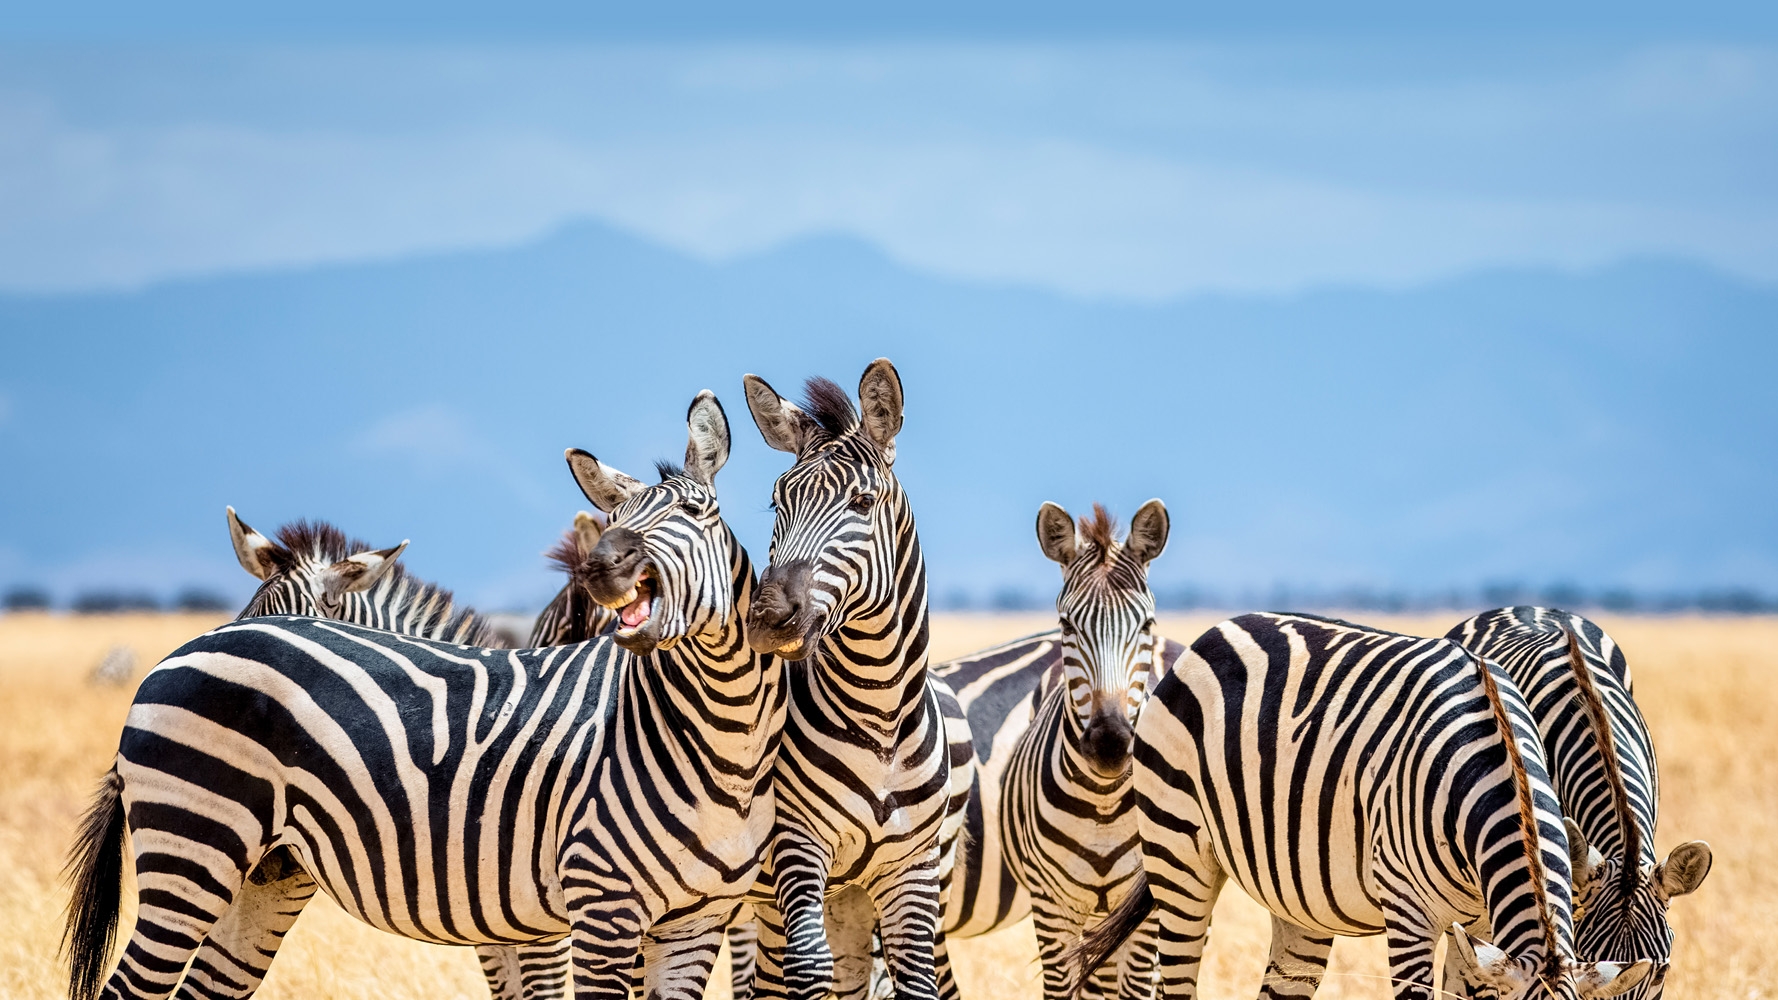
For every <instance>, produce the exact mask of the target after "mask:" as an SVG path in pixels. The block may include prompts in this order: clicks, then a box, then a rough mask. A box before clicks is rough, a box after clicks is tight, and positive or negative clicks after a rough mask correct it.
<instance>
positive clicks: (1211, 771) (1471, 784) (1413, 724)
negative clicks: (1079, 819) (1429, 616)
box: [1082, 614, 1650, 1000]
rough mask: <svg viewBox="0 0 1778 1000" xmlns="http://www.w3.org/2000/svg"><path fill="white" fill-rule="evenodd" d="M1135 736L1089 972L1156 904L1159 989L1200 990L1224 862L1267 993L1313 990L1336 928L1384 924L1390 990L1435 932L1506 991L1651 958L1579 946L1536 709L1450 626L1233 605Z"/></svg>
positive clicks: (1570, 981) (1562, 991) (1429, 991)
mask: <svg viewBox="0 0 1778 1000" xmlns="http://www.w3.org/2000/svg"><path fill="white" fill-rule="evenodd" d="M1136 743H1137V745H1136V775H1135V785H1136V797H1137V806H1138V809H1139V811H1140V813H1139V817H1138V825H1139V827H1140V829H1141V834H1142V841H1143V869H1144V878H1145V881H1146V885H1144V886H1142V887H1141V888H1139V889H1138V890H1136V891H1133V892H1132V893H1130V894H1129V895H1128V896H1127V897H1126V898H1125V901H1124V903H1123V904H1120V906H1119V907H1118V908H1117V910H1116V911H1115V912H1114V914H1113V916H1112V917H1111V918H1110V920H1108V921H1107V922H1106V924H1105V925H1103V926H1102V927H1101V928H1100V929H1096V930H1095V931H1092V932H1089V936H1088V939H1087V942H1086V944H1085V946H1084V947H1083V949H1082V951H1083V956H1084V959H1085V961H1084V962H1083V965H1084V966H1085V967H1087V968H1091V967H1092V965H1095V964H1097V961H1098V960H1100V959H1102V958H1103V957H1104V956H1105V955H1106V954H1108V953H1109V950H1110V947H1111V946H1112V945H1113V944H1115V942H1116V941H1118V940H1120V939H1121V938H1122V937H1124V936H1126V935H1127V934H1128V933H1130V932H1131V931H1133V930H1135V928H1136V927H1137V926H1139V925H1140V922H1141V919H1142V917H1143V914H1144V913H1145V911H1146V910H1147V909H1148V908H1149V907H1150V906H1151V905H1152V906H1153V907H1154V909H1155V910H1156V911H1157V912H1158V917H1159V935H1160V963H1161V970H1160V974H1161V983H1162V988H1163V989H1164V990H1165V991H1166V993H1167V994H1168V995H1169V996H1184V997H1190V996H1194V995H1195V994H1196V989H1197V975H1198V965H1199V961H1200V959H1201V957H1202V953H1203V946H1204V941H1205V937H1206V935H1207V934H1208V931H1209V920H1210V910H1211V907H1212V905H1213V904H1214V903H1215V901H1216V896H1217V894H1218V892H1219V891H1220V890H1221V888H1222V885H1223V883H1224V881H1225V880H1226V879H1233V880H1234V881H1235V882H1236V883H1237V884H1238V885H1240V886H1241V888H1243V889H1245V890H1246V891H1247V893H1248V894H1249V895H1250V896H1252V897H1253V898H1254V899H1255V900H1257V901H1258V902H1259V903H1260V904H1261V905H1263V906H1264V907H1266V909H1268V910H1270V911H1271V913H1272V916H1273V921H1272V927H1273V937H1272V953H1271V959H1270V964H1269V966H1268V969H1267V973H1266V981H1265V986H1264V988H1263V990H1262V995H1265V996H1308V995H1310V994H1312V993H1313V992H1314V990H1315V987H1316V986H1317V985H1318V984H1319V982H1320V980H1321V977H1322V975H1323V973H1324V972H1325V971H1326V967H1327V959H1328V955H1329V953H1330V952H1331V950H1332V947H1333V940H1334V938H1335V937H1339V936H1355V935H1369V934H1378V933H1381V934H1385V935H1386V936H1387V938H1388V945H1389V964H1390V975H1391V977H1392V979H1393V981H1394V994H1395V996H1396V997H1398V998H1403V1000H1405V998H1421V1000H1430V998H1431V997H1432V996H1433V995H1434V983H1433V980H1434V969H1433V948H1434V945H1435V944H1436V943H1437V941H1438V938H1439V936H1440V935H1441V934H1443V933H1445V932H1446V930H1447V928H1448V929H1449V930H1450V932H1451V935H1452V944H1453V946H1454V947H1456V948H1457V950H1458V952H1459V955H1460V958H1459V960H1458V961H1457V962H1456V963H1455V964H1456V965H1457V966H1458V967H1460V968H1462V969H1463V970H1464V971H1465V975H1466V976H1467V977H1468V978H1469V979H1470V980H1471V981H1472V982H1473V983H1475V984H1478V985H1481V986H1484V987H1485V988H1487V989H1489V990H1492V991H1494V992H1498V993H1499V994H1500V995H1502V996H1507V997H1523V996H1534V997H1558V998H1565V1000H1573V998H1575V997H1602V996H1609V995H1614V994H1615V993H1617V992H1622V991H1623V990H1626V989H1628V988H1629V987H1630V986H1632V985H1634V984H1635V983H1637V982H1640V981H1641V980H1642V978H1643V977H1645V976H1646V974H1647V973H1648V972H1649V970H1650V966H1649V964H1648V963H1646V962H1644V963H1638V964H1637V965H1635V966H1633V967H1630V968H1628V969H1626V968H1624V967H1622V966H1618V965H1613V964H1608V963H1596V964H1582V963H1577V962H1576V961H1575V960H1574V958H1573V954H1574V952H1573V940H1572V925H1571V921H1570V886H1571V883H1570V870H1569V858H1568V843H1567V839H1566V836H1565V833H1564V829H1563V823H1562V816H1561V813H1560V811H1559V808H1558V806H1557V803H1556V799H1555V795H1554V790H1553V789H1552V788H1551V787H1550V784H1549V779H1548V775H1547V772H1546V769H1545V765H1544V762H1543V753H1542V747H1541V744H1540V741H1539V738H1538V735H1537V728H1536V723H1535V721H1534V720H1533V719H1532V717H1531V714H1530V711H1529V709H1528V708H1527V707H1526V706H1525V703H1524V699H1523V698H1522V697H1521V696H1520V694H1519V692H1518V689H1517V688H1516V687H1515V686H1514V685H1513V683H1512V679H1511V677H1510V676H1508V675H1507V674H1506V673H1505V672H1504V671H1502V670H1500V668H1498V667H1494V666H1491V665H1488V664H1486V663H1485V662H1484V661H1480V660H1478V659H1477V658H1476V657H1475V656H1474V654H1472V653H1470V652H1469V651H1468V650H1466V649H1464V648H1463V647H1462V646H1461V645H1459V644H1458V643H1456V642H1452V641H1450V640H1445V639H1422V638H1417V637H1412V636H1405V635H1397V634H1393V633H1389V632H1381V631H1377V630H1374V629H1368V628H1364V627H1361V626H1356V625H1351V624H1348V623H1345V622H1338V621H1332V620H1329V619H1322V618H1315V617H1312V616H1307V615H1285V614H1252V615H1244V616H1242V617H1240V618H1235V619H1232V620H1230V621H1226V622H1223V623H1222V624H1220V625H1217V626H1216V627H1214V628H1212V629H1211V630H1209V631H1208V632H1206V633H1204V635H1202V636H1201V637H1199V638H1198V640H1197V641H1196V642H1194V643H1193V644H1192V646H1191V649H1190V651H1188V652H1187V653H1186V655H1185V656H1184V657H1182V658H1181V659H1180V661H1179V663H1178V664H1177V665H1176V666H1175V668H1174V670H1173V671H1172V672H1171V673H1170V674H1169V675H1168V676H1167V677H1166V678H1164V679H1163V680H1161V681H1160V683H1158V684H1157V685H1156V686H1155V689H1154V692H1153V694H1152V696H1151V697H1150V699H1149V703H1148V705H1147V706H1146V708H1145V710H1144V711H1143V713H1142V716H1141V719H1140V720H1139V721H1138V722H1137V725H1136ZM1465 928H1468V931H1466V930H1465ZM1470 932H1473V933H1475V934H1477V935H1478V936H1479V938H1485V939H1487V940H1486V941H1484V940H1475V941H1472V940H1471V937H1470Z"/></svg>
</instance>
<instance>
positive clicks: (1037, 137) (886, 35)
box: [0, 4, 1778, 300]
mask: <svg viewBox="0 0 1778 1000" xmlns="http://www.w3.org/2000/svg"><path fill="white" fill-rule="evenodd" d="M427 9H428V10H429V11H433V13H432V14H430V15H429V16H427V17H418V16H416V15H415V14H414V12H413V9H412V8H402V7H393V8H383V9H380V10H373V11H372V12H371V13H369V14H365V15H362V16H354V15H351V14H349V13H347V12H344V11H343V9H336V8H334V7H329V6H328V5H320V6H318V7H313V8H310V7H308V6H306V5H305V7H303V8H301V9H297V8H290V9H288V10H285V11H283V12H280V11H279V10H278V9H277V8H271V9H270V11H269V13H267V12H261V13H259V14H257V15H245V14H240V13H231V10H232V8H224V7H222V6H221V5H203V4H188V5H183V6H180V5H175V6H174V7H171V8H169V9H168V10H169V11H170V12H171V13H166V12H161V11H160V8H159V6H158V5H157V8H156V10H157V13H156V14H155V15H154V17H153V19H152V20H151V19H150V18H149V17H148V16H147V15H145V14H144V13H143V11H144V10H146V8H139V7H135V6H123V5H117V6H111V5H97V6H87V7H82V6H80V5H73V6H71V7H70V6H67V5H57V6H56V7H54V8H47V7H46V8H39V9H38V10H37V11H35V12H34V13H33V12H32V11H31V10H30V8H29V7H15V8H14V9H11V11H10V13H9V14H8V15H6V16H5V17H4V18H0V29H4V30H0V42H4V44H5V45H6V48H5V49H4V50H3V52H4V55H3V57H0V220H4V222H5V225H3V226H0V289H4V290H8V291H25V292H31V291H49V290H55V291H71V290H88V289H100V288H126V287H138V286H141V285H144V284H148V283H152V282H155V281H159V280H164V279H166V278H169V277H174V276H192V275H205V274H212V273H219V272H231V271H240V270H256V269H268V268H284V267H291V266H307V265H313V264H317V263H337V262H348V261H354V260H370V259H383V258H390V257H398V256H402V255H408V254H414V253H426V252H437V251H444V250H455V249H470V248H478V247H491V246H505V245H514V244H518V243H522V242H525V241H528V240H531V239H535V238H536V237H538V236H539V235H541V234H543V233H545V232H547V231H549V230H551V229H553V228H555V227H557V226H559V225H561V224H563V223H564V222H567V221H570V220H574V219H577V218H592V219H597V220H601V221H604V222H608V223H612V224H616V225H618V226H621V227H623V228H626V229H629V230H631V231H633V232H636V233H638V234H640V235H643V236H645V237H648V238H650V239H653V240H655V241H658V242H661V243H664V244H666V245H668V246H670V247H673V248H676V249H680V250H683V251H687V252H690V253H692V254H694V255H697V256H701V257H704V258H706V259H726V258H732V257H734V256H736V255H740V254H745V253H749V252H753V251H758V250H761V249H765V248H768V247H770V246H773V245H776V244H779V243H782V242H784V241H786V240H789V239H793V238H796V237H799V236H804V235H809V234H816V233H843V234H848V235H854V236H857V237H860V238H863V239H866V240H868V241H870V242H873V243H876V244H877V245H879V246H881V247H883V248H884V249H885V250H886V251H887V252H888V253H890V254H891V255H892V256H893V257H895V258H896V259H898V260H900V261H902V262H904V263H906V264H909V265H911V266H913V267H916V268H919V269H923V270H927V271H930V272H933V273H936V274H940V275H944V276H947V277H956V278H964V279H969V280H978V281H989V282H1000V283H1015V284H1029V285H1035V286H1040V287H1045V288H1051V289H1055V290H1059V291H1062V292H1065V293H1068V294H1072V295H1083V296H1099V297H1112V298H1128V299H1145V300H1155V299H1164V298H1168V297H1173V296H1178V295H1184V294H1191V293H1198V292H1205V291H1232V292H1297V291H1302V290H1304V289H1310V288H1315V287H1325V286H1328V285H1361V286H1372V287H1395V288H1400V287H1408V286H1412V285H1415V284H1418V283H1423V282H1426V281H1430V280H1437V279H1440V278H1444V277H1448V276H1452V275H1457V274H1461V273H1464V272H1467V271H1472V270H1475V269H1478V268H1485V267H1492V266H1501V265H1530V266H1553V267H1557V268H1569V269H1573V268H1586V267H1595V266H1599V265H1601V264H1605V263H1609V262H1612V261H1615V260H1619V259H1622V258H1624V257H1627V256H1634V255H1646V254H1659V255H1672V256H1680V257H1686V258H1689V259H1694V260H1697V261H1700V262H1704V263H1708V264H1711V265H1713V266H1715V267H1718V268H1720V269H1723V270H1725V271H1728V272H1730V273H1733V274H1736V275H1741V276H1744V277H1748V278H1753V279H1756V280H1760V281H1769V280H1772V279H1773V278H1774V277H1778V190H1775V186H1774V178H1778V39H1774V37H1773V34H1772V33H1771V31H1770V30H1769V22H1770V21H1771V20H1772V18H1770V17H1769V16H1767V15H1764V14H1762V13H1761V12H1760V11H1758V10H1757V9H1755V8H1751V7H1750V8H1748V9H1746V10H1739V9H1736V8H1733V7H1719V8H1711V7H1708V6H1706V7H1702V8H1698V9H1697V10H1696V12H1695V13H1694V14H1693V15H1691V16H1689V17H1681V16H1678V15H1676V14H1671V13H1662V12H1660V11H1658V10H1641V9H1638V8H1635V7H1625V8H1617V7H1614V8H1611V9H1610V10H1611V12H1612V13H1609V14H1607V13H1606V10H1605V8H1602V7H1601V8H1598V9H1589V8H1586V7H1579V8H1563V10H1564V11H1571V13H1567V14H1560V13H1558V14H1556V15H1536V14H1532V13H1529V9H1528V8H1515V7H1512V6H1507V7H1503V8H1495V10H1494V13H1493V14H1492V16H1491V19H1489V20H1482V19H1479V18H1477V19H1474V20H1469V21H1465V20H1450V19H1449V15H1446V18H1447V19H1446V20H1432V19H1429V18H1428V15H1425V14H1414V13H1409V12H1407V11H1406V9H1405V8H1393V7H1391V6H1389V5H1373V6H1371V7H1361V8H1357V10H1358V12H1359V13H1358V14H1356V15H1354V16H1351V17H1349V18H1348V19H1347V20H1346V21H1343V22H1333V21H1330V20H1328V19H1327V18H1326V17H1325V15H1317V14H1315V13H1314V12H1313V9H1312V8H1308V7H1302V8H1298V7H1296V6H1291V5H1284V6H1278V7H1274V8H1271V10H1270V14H1271V16H1269V17H1268V16H1259V15H1255V16H1249V17H1246V18H1243V17H1241V16H1237V15H1233V14H1223V15H1215V14H1209V15H1200V16H1199V17H1198V18H1197V21H1196V22H1195V23H1194V22H1188V21H1183V20H1182V19H1181V18H1179V17H1178V16H1176V15H1168V14H1166V13H1164V12H1160V11H1157V10H1156V9H1154V8H1150V7H1148V6H1144V5H1124V6H1121V7H1117V6H1114V7H1112V8H1110V9H1109V10H1110V12H1109V14H1108V15H1106V16H1105V17H1103V18H1101V19H1099V20H1097V21H1091V20H1086V19H1085V18H1083V17H1081V16H1080V15H1078V14H1071V13H1069V12H1068V8H1064V7H1061V6H1060V5H1057V6H1054V7H1044V6H1041V5H1040V6H1038V7H1036V8H1032V11H1033V13H1031V14H1029V15H1028V16H1026V17H1024V18H1015V17H1011V16H1008V15H1007V14H1006V11H1007V10H1009V9H1011V5H1002V6H993V5H990V6H987V7H983V8H974V10H976V11H977V12H976V13H974V14H966V15H963V16H956V17H950V18H946V17H943V16H941V15H939V14H936V13H934V12H933V10H932V8H930V7H920V6H918V5H916V6H915V7H913V8H909V9H908V10H907V11H904V12H902V13H900V14H890V13H885V12H884V11H885V10H887V9H888V8H861V9H860V10H861V11H862V13H859V14H856V15H853V16H850V17H846V18H840V17H837V16H836V15H832V14H821V13H812V12H811V11H812V10H815V9H816V8H813V7H812V5H796V4H786V5H777V6H770V5H768V6H767V7H765V8H762V10H763V11H764V13H762V14H759V15H758V16H757V17H756V18H754V19H753V20H751V21H748V22H746V23H741V22H739V21H738V20H737V19H736V18H734V17H733V16H732V15H725V14H723V13H721V11H722V10H724V9H725V8H720V7H715V6H709V7H705V6H700V5H685V6H680V7H676V8H675V7H668V8H664V9H663V10H664V13H659V14H656V15H653V16H645V15H640V14H631V15H628V16H627V18H614V17H610V16H606V17H605V18H604V19H603V20H601V19H599V17H597V16H595V15H583V14H576V13H573V12H568V11H564V10H563V9H559V8H557V7H552V6H550V5H532V6H529V7H520V8H518V9H517V13H516V14H513V15H511V16H510V17H508V18H506V19H505V20H493V19H491V18H490V17H489V16H488V15H485V14H481V13H477V12H476V10H474V9H471V8H468V7H452V6H449V5H447V6H446V7H443V8H438V9H436V10H435V11H434V9H433V8H430V7H428V8H427ZM971 9H972V8H965V10H966V11H967V10H971ZM595 10H597V8H595ZM1263 10H1264V9H1263V8H1262V11H1263ZM62 11H72V12H73V13H72V14H69V13H57V12H62ZM1515 18H1516V20H1515ZM755 22H757V23H755ZM552 25H555V26H557V28H558V30H553V31H552V30H551V27H552ZM8 40H9V41H8Z"/></svg>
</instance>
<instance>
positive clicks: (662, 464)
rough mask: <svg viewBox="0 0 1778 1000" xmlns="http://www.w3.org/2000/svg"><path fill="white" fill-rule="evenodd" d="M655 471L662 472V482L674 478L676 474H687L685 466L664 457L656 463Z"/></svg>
mask: <svg viewBox="0 0 1778 1000" xmlns="http://www.w3.org/2000/svg"><path fill="white" fill-rule="evenodd" d="M654 471H656V472H658V473H660V476H661V482H663V483H664V482H666V481H667V480H669V479H672V478H673V477H674V476H683V475H685V468H684V467H683V466H681V465H679V464H678V463H676V462H669V461H667V460H666V459H664V458H663V459H660V460H659V461H657V462H655V463H654Z"/></svg>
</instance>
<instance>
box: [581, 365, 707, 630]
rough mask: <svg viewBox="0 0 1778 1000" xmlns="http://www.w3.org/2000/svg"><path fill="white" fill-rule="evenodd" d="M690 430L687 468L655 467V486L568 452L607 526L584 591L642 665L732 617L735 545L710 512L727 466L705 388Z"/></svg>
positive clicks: (587, 564)
mask: <svg viewBox="0 0 1778 1000" xmlns="http://www.w3.org/2000/svg"><path fill="white" fill-rule="evenodd" d="M686 424H687V426H688V429H689V435H688V438H689V439H688V441H687V442H686V446H685V465H684V467H683V468H681V467H678V466H674V465H671V464H669V463H664V462H663V463H661V464H660V465H659V466H658V470H659V472H660V476H661V481H660V482H659V483H657V484H655V485H654V486H644V485H643V484H642V483H641V482H640V481H638V480H636V479H634V478H632V477H630V476H627V475H624V474H623V473H622V472H619V471H617V470H616V469H613V468H612V467H611V466H609V465H606V464H605V463H603V462H601V461H599V460H598V459H596V458H594V457H593V456H592V455H589V454H587V453H586V452H584V451H581V450H580V449H578V448H570V449H569V450H568V467H569V469H571V470H572V471H573V473H574V480H575V482H577V483H579V484H580V489H581V492H582V493H585V494H586V498H587V499H588V500H591V501H592V502H593V505H594V506H596V507H598V508H599V509H600V510H602V511H604V512H605V513H606V515H607V516H608V517H609V520H608V522H607V524H606V525H605V529H604V531H602V532H600V533H599V534H598V535H597V540H596V541H595V542H594V543H593V544H592V546H591V552H590V554H589V555H588V556H587V558H586V559H585V560H584V562H583V571H584V574H583V576H582V578H581V584H582V586H584V587H585V588H586V590H587V592H588V593H589V594H591V595H592V597H593V599H594V600H595V601H598V602H599V603H600V604H603V605H605V606H606V607H608V608H614V609H616V610H617V612H618V623H617V631H616V633H615V634H614V638H615V640H616V642H617V644H618V645H619V646H622V647H623V648H624V649H626V650H629V651H630V652H632V653H635V654H637V655H639V656H641V655H647V654H649V653H652V652H654V651H655V649H657V648H659V649H670V648H672V647H673V645H674V644H675V643H677V642H678V641H679V640H680V639H682V638H684V637H686V636H688V635H699V634H703V633H706V632H712V631H718V630H720V629H722V628H723V627H724V626H725V625H726V624H727V623H728V622H729V620H730V619H731V618H732V617H733V615H734V609H735V602H736V595H735V592H734V590H735V583H734V579H735V575H734V563H735V560H736V559H737V558H738V556H737V551H738V549H739V545H738V544H736V542H735V537H734V535H733V534H732V533H731V532H730V531H729V529H728V525H727V524H726V523H724V522H723V520H722V511H721V509H720V508H719V507H718V506H717V503H716V473H717V471H718V470H720V469H721V468H722V466H723V464H724V463H726V462H727V461H728V452H729V428H728V417H726V416H725V415H724V414H723V412H722V404H721V403H719V402H717V401H716V396H715V394H714V393H712V392H710V390H708V389H706V390H704V391H703V392H700V393H698V395H697V398H696V399H694V400H692V403H691V409H690V410H689V411H688V412H687V414H686ZM592 520H593V519H592V518H590V517H589V518H587V519H586V521H585V522H579V521H577V522H576V528H577V530H580V531H588V532H590V531H592V530H594V528H596V525H595V524H593V523H592Z"/></svg>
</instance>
